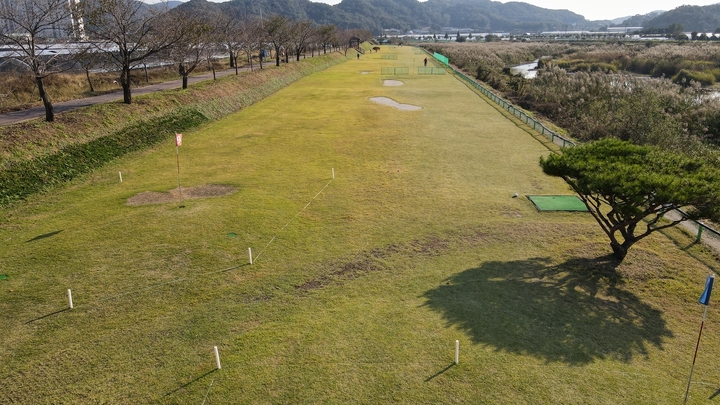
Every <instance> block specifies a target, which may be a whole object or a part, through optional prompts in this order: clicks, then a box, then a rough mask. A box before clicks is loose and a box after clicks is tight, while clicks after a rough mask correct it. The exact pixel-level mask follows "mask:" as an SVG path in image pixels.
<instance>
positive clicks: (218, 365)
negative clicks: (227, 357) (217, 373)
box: [215, 346, 221, 370]
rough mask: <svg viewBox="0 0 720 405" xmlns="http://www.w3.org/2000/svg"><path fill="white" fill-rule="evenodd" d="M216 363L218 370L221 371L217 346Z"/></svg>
mask: <svg viewBox="0 0 720 405" xmlns="http://www.w3.org/2000/svg"><path fill="white" fill-rule="evenodd" d="M215 363H217V368H218V370H220V369H221V367H220V354H219V353H218V349H217V346H215Z"/></svg>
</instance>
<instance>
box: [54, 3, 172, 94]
mask: <svg viewBox="0 0 720 405" xmlns="http://www.w3.org/2000/svg"><path fill="white" fill-rule="evenodd" d="M58 1H59V0H58ZM80 6H81V10H82V15H83V16H84V17H85V22H86V26H85V30H86V33H87V35H88V37H89V38H90V39H91V41H92V42H91V44H92V46H94V47H95V48H96V49H97V50H98V51H99V52H103V53H104V54H106V55H107V56H108V58H109V60H110V61H111V63H112V64H113V65H114V66H115V67H116V68H117V69H118V70H119V71H120V85H121V86H122V89H123V101H124V102H125V103H126V104H130V103H131V102H132V93H131V82H130V71H131V69H132V68H133V67H135V66H136V65H137V64H140V63H142V61H143V60H144V59H146V58H148V57H149V56H152V55H154V54H156V53H158V52H161V51H163V50H165V49H168V48H170V47H171V46H172V45H173V44H175V43H176V42H178V41H179V40H180V39H182V38H183V36H184V35H185V31H184V30H182V29H181V28H182V24H179V21H178V20H177V19H176V18H182V16H179V17H173V16H172V15H171V14H170V13H168V12H167V5H166V7H164V8H163V7H153V8H150V7H147V6H146V5H145V4H144V3H142V2H140V1H136V0H83V2H82V3H80Z"/></svg>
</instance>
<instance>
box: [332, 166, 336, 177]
mask: <svg viewBox="0 0 720 405" xmlns="http://www.w3.org/2000/svg"><path fill="white" fill-rule="evenodd" d="M332 175H333V179H334V178H335V168H334V167H333V169H332Z"/></svg>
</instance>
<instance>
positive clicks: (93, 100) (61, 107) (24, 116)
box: [0, 68, 249, 127]
mask: <svg viewBox="0 0 720 405" xmlns="http://www.w3.org/2000/svg"><path fill="white" fill-rule="evenodd" d="M244 70H249V68H242V69H240V71H244ZM231 74H235V69H234V68H233V69H228V70H222V71H217V72H216V73H215V75H216V76H217V77H222V76H227V75H231ZM212 78H213V75H212V72H210V73H204V74H202V75H197V76H190V77H188V85H190V84H193V83H197V82H201V81H205V80H210V79H212ZM180 87H182V79H178V80H173V81H170V82H165V83H160V84H153V85H150V86H145V87H138V88H133V89H132V95H133V97H134V96H139V95H143V94H148V93H153V92H156V91H163V90H171V89H179V88H180ZM122 98H123V93H122V91H117V92H114V93H107V94H103V95H100V96H95V97H87V98H81V99H77V100H70V101H63V102H60V103H53V110H54V111H55V114H59V113H62V112H65V111H71V110H75V109H77V108H81V107H87V106H90V105H95V104H100V103H108V102H111V101H117V100H122ZM36 118H43V119H44V118H45V107H42V106H40V107H34V108H30V109H27V110H21V111H13V112H11V113H7V114H0V127H2V126H6V125H12V124H17V123H19V122H23V121H28V120H32V119H36Z"/></svg>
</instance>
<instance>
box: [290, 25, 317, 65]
mask: <svg viewBox="0 0 720 405" xmlns="http://www.w3.org/2000/svg"><path fill="white" fill-rule="evenodd" d="M315 31H316V30H315V25H314V24H313V22H312V21H310V20H305V21H296V22H294V23H293V24H292V28H291V33H292V37H291V39H290V41H291V43H292V47H293V50H294V51H295V60H296V61H298V62H299V61H300V55H301V54H302V53H303V52H305V50H306V48H307V46H308V43H309V42H310V41H311V39H312V37H313V35H314V34H315Z"/></svg>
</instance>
